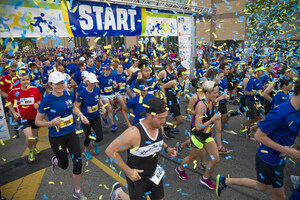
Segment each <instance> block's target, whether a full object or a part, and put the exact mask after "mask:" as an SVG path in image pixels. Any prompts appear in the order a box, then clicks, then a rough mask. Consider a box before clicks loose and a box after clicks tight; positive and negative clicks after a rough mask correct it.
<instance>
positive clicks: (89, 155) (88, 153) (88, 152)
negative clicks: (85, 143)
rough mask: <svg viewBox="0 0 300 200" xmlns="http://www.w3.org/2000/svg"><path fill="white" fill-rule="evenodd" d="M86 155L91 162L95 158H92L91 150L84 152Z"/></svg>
mask: <svg viewBox="0 0 300 200" xmlns="http://www.w3.org/2000/svg"><path fill="white" fill-rule="evenodd" d="M84 155H85V157H86V159H87V160H91V159H92V158H93V157H92V156H91V154H90V151H89V150H86V151H84Z"/></svg>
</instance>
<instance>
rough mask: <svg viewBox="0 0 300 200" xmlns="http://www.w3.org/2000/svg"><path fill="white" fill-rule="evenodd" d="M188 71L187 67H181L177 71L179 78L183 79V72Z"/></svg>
mask: <svg viewBox="0 0 300 200" xmlns="http://www.w3.org/2000/svg"><path fill="white" fill-rule="evenodd" d="M186 70H187V69H186V68H185V67H180V68H178V70H177V76H178V77H181V76H182V75H183V72H185V71H186Z"/></svg>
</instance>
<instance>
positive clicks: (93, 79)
mask: <svg viewBox="0 0 300 200" xmlns="http://www.w3.org/2000/svg"><path fill="white" fill-rule="evenodd" d="M86 80H87V81H89V82H90V83H98V82H99V81H98V80H97V77H96V75H95V74H93V73H88V75H87V76H86Z"/></svg>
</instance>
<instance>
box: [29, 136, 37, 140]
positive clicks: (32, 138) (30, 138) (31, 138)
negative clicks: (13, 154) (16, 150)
mask: <svg viewBox="0 0 300 200" xmlns="http://www.w3.org/2000/svg"><path fill="white" fill-rule="evenodd" d="M36 139H37V137H28V140H36Z"/></svg>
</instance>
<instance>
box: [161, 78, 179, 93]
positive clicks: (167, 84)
mask: <svg viewBox="0 0 300 200" xmlns="http://www.w3.org/2000/svg"><path fill="white" fill-rule="evenodd" d="M176 85H177V81H176V80H172V81H169V82H167V83H166V84H163V86H161V88H160V89H161V92H162V93H163V94H166V89H169V88H172V87H174V86H176Z"/></svg>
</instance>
